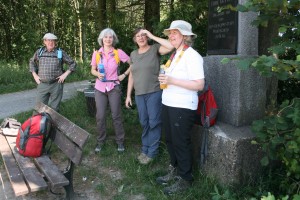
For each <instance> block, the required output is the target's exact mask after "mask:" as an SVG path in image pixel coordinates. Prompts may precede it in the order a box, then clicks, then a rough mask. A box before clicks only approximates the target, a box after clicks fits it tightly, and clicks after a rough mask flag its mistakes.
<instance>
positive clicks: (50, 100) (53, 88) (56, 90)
mask: <svg viewBox="0 0 300 200" xmlns="http://www.w3.org/2000/svg"><path fill="white" fill-rule="evenodd" d="M63 88H64V84H63V83H58V82H54V83H42V82H41V83H40V84H38V86H37V102H42V103H44V104H46V105H48V106H50V107H51V108H53V109H54V110H56V111H57V112H58V111H59V105H60V102H61V100H62V97H63Z"/></svg>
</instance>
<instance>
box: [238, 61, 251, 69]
mask: <svg viewBox="0 0 300 200" xmlns="http://www.w3.org/2000/svg"><path fill="white" fill-rule="evenodd" d="M251 64H252V59H243V60H241V61H239V62H238V63H237V67H238V68H239V69H241V70H246V69H248V68H249V66H251Z"/></svg>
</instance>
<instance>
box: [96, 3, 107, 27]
mask: <svg viewBox="0 0 300 200" xmlns="http://www.w3.org/2000/svg"><path fill="white" fill-rule="evenodd" d="M96 12H97V19H96V22H97V25H98V27H97V28H98V30H102V29H104V28H105V27H106V25H107V24H106V20H107V16H106V0H98V9H97V11H96Z"/></svg>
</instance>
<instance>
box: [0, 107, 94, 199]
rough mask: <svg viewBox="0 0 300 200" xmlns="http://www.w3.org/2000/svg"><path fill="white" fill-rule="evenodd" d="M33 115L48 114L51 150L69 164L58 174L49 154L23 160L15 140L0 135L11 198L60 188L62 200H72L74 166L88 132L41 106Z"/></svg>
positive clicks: (58, 171)
mask: <svg viewBox="0 0 300 200" xmlns="http://www.w3.org/2000/svg"><path fill="white" fill-rule="evenodd" d="M35 112H47V113H49V114H50V115H51V117H52V119H53V123H54V127H55V129H56V131H55V134H54V136H53V137H52V136H51V137H52V138H51V140H52V148H53V146H54V144H56V146H57V147H58V148H59V149H60V150H61V152H63V154H64V155H65V156H66V157H67V158H68V163H69V164H68V166H67V168H66V170H64V172H62V171H61V170H59V167H58V165H56V164H55V163H54V162H53V161H52V160H51V159H50V157H49V155H43V156H41V157H38V158H29V157H23V156H21V155H20V154H19V153H18V152H17V150H16V147H15V143H16V137H9V136H6V137H5V136H4V135H2V134H0V152H1V155H2V159H3V162H4V164H5V168H6V172H7V174H8V177H9V179H10V182H11V185H12V189H13V191H14V193H15V196H20V195H25V194H28V193H31V192H35V191H40V190H47V189H48V190H51V191H52V190H53V189H55V188H59V187H64V189H65V192H66V195H65V197H66V199H74V198H75V196H74V195H75V193H74V189H73V172H74V167H75V166H76V165H79V164H80V162H81V160H82V156H83V148H84V146H85V144H86V142H87V140H88V138H89V133H88V132H86V131H85V130H83V129H82V128H80V127H78V126H77V125H75V124H74V123H72V122H71V121H69V120H68V119H66V118H65V117H64V116H62V115H61V114H59V113H57V112H56V111H54V110H53V109H51V108H50V107H48V106H46V105H44V104H42V103H40V104H38V105H36V107H35ZM49 142H50V141H48V143H49ZM57 164H59V163H57Z"/></svg>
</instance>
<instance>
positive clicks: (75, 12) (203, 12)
mask: <svg viewBox="0 0 300 200" xmlns="http://www.w3.org/2000/svg"><path fill="white" fill-rule="evenodd" d="M207 4H208V0H201V1H199V0H177V1H176V0H151V1H150V0H67V1H65V0H45V1H36V0H22V1H16V0H4V1H1V3H0V21H1V24H2V26H1V27H0V34H1V36H2V37H1V38H0V46H1V48H0V57H1V58H3V59H5V60H7V61H9V60H14V61H18V62H28V60H29V58H30V57H31V56H32V55H33V53H34V51H35V50H36V49H38V48H39V47H40V46H41V45H42V37H43V35H44V34H45V33H47V32H52V33H54V34H56V35H57V36H58V46H59V47H61V48H63V49H64V50H65V51H66V52H68V53H69V54H70V55H71V56H72V57H75V58H76V59H77V60H78V61H79V62H82V61H87V60H89V59H90V58H91V55H92V52H93V51H94V49H98V48H99V44H98V42H97V38H98V35H99V33H100V31H101V30H102V29H104V28H106V27H110V28H112V29H113V30H114V31H115V32H116V34H117V36H118V37H119V40H120V42H119V44H117V47H118V48H122V49H123V50H124V51H125V52H127V53H128V54H130V52H131V51H132V50H133V49H135V45H134V43H133V41H132V33H133V31H134V29H135V28H137V27H145V28H146V29H148V30H149V31H151V32H152V33H154V34H155V35H157V36H163V35H162V31H163V29H165V28H168V27H169V25H170V23H171V21H172V20H175V19H184V20H186V21H188V22H190V23H191V24H192V26H193V31H194V32H195V33H196V34H197V35H198V38H197V39H196V41H195V48H196V49H197V50H198V51H199V52H200V53H201V54H205V51H206V31H207V10H208V5H207Z"/></svg>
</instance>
